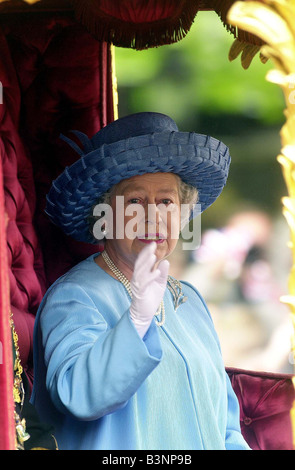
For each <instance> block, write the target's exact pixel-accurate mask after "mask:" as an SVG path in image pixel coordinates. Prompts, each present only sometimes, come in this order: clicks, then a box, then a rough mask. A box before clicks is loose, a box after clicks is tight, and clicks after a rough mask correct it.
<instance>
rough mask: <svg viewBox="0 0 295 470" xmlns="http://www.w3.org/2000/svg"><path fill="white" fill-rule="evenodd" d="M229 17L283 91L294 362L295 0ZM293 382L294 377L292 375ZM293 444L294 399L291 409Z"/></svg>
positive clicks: (250, 4)
mask: <svg viewBox="0 0 295 470" xmlns="http://www.w3.org/2000/svg"><path fill="white" fill-rule="evenodd" d="M228 20H229V22H230V23H231V24H234V25H236V26H237V27H240V28H242V29H245V30H246V31H249V32H250V33H253V34H255V35H256V36H258V37H260V38H261V39H262V40H263V42H264V43H265V45H263V46H262V47H261V54H262V55H263V56H264V57H266V58H268V59H270V60H271V61H272V63H273V64H274V67H275V68H274V69H272V70H270V71H269V72H268V73H267V75H266V79H267V80H268V81H270V82H272V83H276V84H277V85H279V86H280V87H281V88H282V90H283V93H284V97H285V102H286V109H285V116H286V122H285V124H284V126H283V127H282V129H281V133H280V136H281V143H282V148H281V153H280V154H279V155H278V157H277V159H278V162H279V163H280V165H281V166H282V172H283V176H284V179H285V182H286V186H287V191H288V196H286V197H283V198H282V203H283V214H284V216H285V218H286V220H287V223H288V225H289V228H290V236H291V239H290V243H289V246H290V248H291V251H292V258H293V260H292V261H293V265H292V268H291V272H290V276H289V286H288V289H289V294H288V295H285V296H283V297H282V298H281V301H282V302H284V303H286V304H287V305H288V306H289V308H290V312H291V319H292V323H293V327H294V333H293V335H292V338H291V350H292V353H293V359H294V361H293V362H294V363H295V0H264V2H263V3H260V2H257V1H245V2H240V1H238V2H236V3H234V5H233V6H232V7H231V9H230V10H229V12H228ZM293 383H294V386H295V377H294V379H293ZM291 418H292V424H293V436H294V438H293V443H294V447H295V403H294V405H293V409H292V412H291Z"/></svg>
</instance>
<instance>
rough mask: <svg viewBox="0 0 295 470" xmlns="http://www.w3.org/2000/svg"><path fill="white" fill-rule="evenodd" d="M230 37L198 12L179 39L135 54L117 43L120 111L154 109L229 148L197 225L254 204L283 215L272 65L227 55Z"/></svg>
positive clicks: (278, 107)
mask: <svg viewBox="0 0 295 470" xmlns="http://www.w3.org/2000/svg"><path fill="white" fill-rule="evenodd" d="M233 40H234V38H233V36H232V35H231V34H230V33H229V32H228V31H227V30H226V28H225V27H224V26H223V24H222V22H221V21H220V19H219V18H218V16H217V15H216V13H215V12H200V13H199V14H198V15H197V17H196V19H195V22H194V24H193V26H192V28H191V30H190V32H189V33H188V34H187V36H186V38H184V39H183V40H182V41H180V42H178V43H176V44H173V45H168V46H162V47H159V48H154V49H148V50H146V51H134V50H131V49H123V48H116V73H117V79H118V93H119V115H120V116H123V115H126V114H129V113H133V112H140V111H157V112H162V113H165V114H168V115H170V116H171V117H172V118H173V119H175V121H176V122H177V124H178V127H179V129H180V130H184V131H196V132H200V133H204V134H210V135H213V136H214V137H216V138H219V139H221V140H222V141H223V142H224V143H226V144H227V145H228V146H229V147H230V150H231V156H232V164H231V171H230V177H229V180H228V184H227V186H226V188H225V190H224V191H223V194H222V196H221V197H220V198H219V199H218V201H217V202H216V203H215V204H214V205H213V206H212V207H211V208H210V209H209V210H208V211H206V212H205V213H204V214H203V216H202V226H203V227H206V226H219V225H221V224H223V223H224V222H225V219H226V218H228V217H229V216H230V215H231V214H232V213H234V212H237V211H239V210H241V209H243V208H258V209H262V210H263V211H265V212H267V213H268V214H270V215H271V216H273V217H276V216H278V215H279V214H280V213H281V201H280V200H281V197H282V196H284V195H285V194H286V189H285V185H284V182H283V178H282V173H281V168H280V166H279V164H278V163H277V161H276V156H277V154H278V152H279V150H280V137H279V131H280V128H281V126H282V125H283V123H284V115H283V110H284V107H285V104H284V99H283V95H282V92H281V90H280V88H279V87H278V86H277V85H274V84H271V83H269V82H267V81H266V80H265V76H266V73H267V71H268V70H269V69H271V68H272V64H271V63H269V62H268V63H267V64H262V63H261V62H260V60H259V57H258V56H256V57H255V58H254V59H253V62H252V64H251V65H250V67H249V68H248V69H247V70H244V69H243V68H242V66H241V62H240V58H238V59H236V60H235V61H233V62H230V61H229V60H228V52H229V49H230V46H231V44H232V42H233Z"/></svg>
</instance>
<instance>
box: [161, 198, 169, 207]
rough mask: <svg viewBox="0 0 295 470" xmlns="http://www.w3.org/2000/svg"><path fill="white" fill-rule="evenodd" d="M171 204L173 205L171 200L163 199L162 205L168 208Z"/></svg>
mask: <svg viewBox="0 0 295 470" xmlns="http://www.w3.org/2000/svg"><path fill="white" fill-rule="evenodd" d="M171 203H172V201H171V199H162V201H161V204H164V205H165V206H168V205H169V204H171Z"/></svg>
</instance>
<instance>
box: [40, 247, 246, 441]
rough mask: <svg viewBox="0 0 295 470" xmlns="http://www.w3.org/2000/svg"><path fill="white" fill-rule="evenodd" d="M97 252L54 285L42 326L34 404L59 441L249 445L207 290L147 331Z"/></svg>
mask: <svg viewBox="0 0 295 470" xmlns="http://www.w3.org/2000/svg"><path fill="white" fill-rule="evenodd" d="M95 256H97V255H92V256H90V257H89V258H87V259H86V260H85V261H83V262H81V263H79V264H78V265H77V266H75V267H74V268H73V269H71V270H70V271H69V272H68V273H67V274H65V275H64V276H62V277H61V278H60V279H58V280H57V281H56V282H55V283H54V284H53V285H52V286H51V288H50V289H49V290H48V292H47V293H46V295H45V297H44V299H43V301H42V303H41V305H40V308H39V311H38V314H37V318H36V324H35V332H34V348H35V358H34V360H35V380H34V389H33V394H32V402H33V403H34V404H35V406H36V408H37V410H38V411H39V413H40V417H41V418H42V419H44V420H46V421H47V422H51V423H52V424H53V425H54V426H55V429H56V432H55V436H56V438H57V441H58V444H59V448H60V449H75V450H77V449H103V450H114V449H119V450H125V449H127V450H193V449H208V450H213V449H241V450H244V449H248V445H247V444H246V442H245V441H244V439H243V437H242V435H241V432H240V424H239V406H238V401H237V398H236V396H235V394H234V392H233V390H232V387H231V384H230V381H229V378H228V376H227V374H226V372H225V369H224V364H223V361H222V356H221V352H220V346H219V341H218V338H217V335H216V332H215V329H214V326H213V322H212V319H211V316H210V314H209V312H208V310H207V307H206V305H205V303H204V301H203V299H202V298H201V296H200V294H199V293H198V292H197V291H196V290H195V289H194V288H193V287H192V286H191V285H189V284H188V283H182V287H183V293H184V295H186V296H187V297H188V300H187V301H186V302H185V303H183V304H182V305H181V306H180V307H179V308H178V309H177V310H176V311H175V310H174V305H173V301H172V295H171V293H170V291H169V290H168V289H166V292H165V296H164V302H165V310H166V321H165V324H164V326H162V327H159V326H157V325H156V323H155V322H154V321H153V322H152V324H151V326H150V328H149V330H148V332H147V333H146V335H145V337H144V338H143V339H141V338H140V336H139V335H138V333H137V331H136V329H135V327H134V325H133V323H132V321H131V319H130V316H129V306H130V297H129V296H128V294H127V292H126V290H125V288H124V286H123V285H122V284H121V283H120V282H119V281H117V280H116V279H113V278H112V277H111V276H109V275H108V274H107V273H106V272H105V271H104V270H102V269H101V268H100V267H99V266H98V265H97V264H96V263H95V262H94V258H95Z"/></svg>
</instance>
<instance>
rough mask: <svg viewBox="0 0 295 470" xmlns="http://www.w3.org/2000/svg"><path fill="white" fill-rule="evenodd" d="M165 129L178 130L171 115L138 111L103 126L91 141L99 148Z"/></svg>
mask: <svg viewBox="0 0 295 470" xmlns="http://www.w3.org/2000/svg"><path fill="white" fill-rule="evenodd" d="M164 131H169V132H173V131H174V132H177V131H178V127H177V125H176V123H175V122H174V121H173V119H171V118H170V117H169V116H166V115H165V114H161V113H152V112H144V113H136V114H131V115H130V116H125V117H122V118H120V119H117V120H116V121H113V122H111V123H110V124H108V125H107V126H106V127H103V128H102V129H101V130H100V131H99V132H97V134H95V135H94V136H93V137H92V139H91V142H92V145H93V146H94V148H98V147H101V146H102V145H104V144H112V143H114V142H118V141H119V140H125V139H129V138H130V137H138V136H140V135H146V134H152V133H154V132H164Z"/></svg>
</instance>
